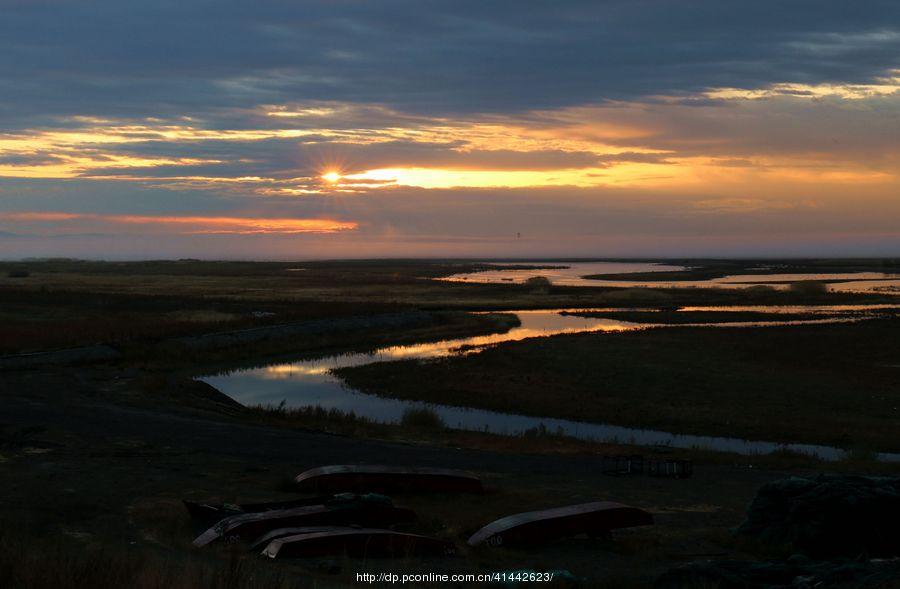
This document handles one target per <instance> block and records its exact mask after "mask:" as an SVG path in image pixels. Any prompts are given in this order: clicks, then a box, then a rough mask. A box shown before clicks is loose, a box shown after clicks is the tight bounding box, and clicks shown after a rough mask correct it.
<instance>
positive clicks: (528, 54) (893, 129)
mask: <svg viewBox="0 0 900 589" xmlns="http://www.w3.org/2000/svg"><path fill="white" fill-rule="evenodd" d="M898 175H900V3H898V2H896V1H894V0H891V1H882V0H867V1H866V2H850V1H846V0H841V1H838V0H816V1H814V2H813V1H806V0H784V1H775V0H768V1H762V2H747V1H746V0H740V1H734V0H680V1H677V2H676V1H674V0H601V1H598V0H593V1H581V0H567V1H565V2H553V1H549V0H543V1H537V0H514V1H501V0H493V1H492V0H448V1H443V0H442V1H437V0H404V1H400V0H378V1H371V0H256V1H254V2H246V1H244V2H237V1H233V0H177V1H175V0H154V1H153V2H147V1H146V0H142V1H140V2H138V1H134V0H79V1H73V0H0V258H4V259H15V258H23V257H46V256H65V257H83V258H101V259H142V258H185V257H193V258H205V259H207V258H208V259H314V258H368V257H428V256H444V257H524V258H527V257H553V256H582V257H670V256H671V257H683V256H706V257H712V256H722V257H735V256H786V257H789V256H863V255H866V256H897V255H900V179H898Z"/></svg>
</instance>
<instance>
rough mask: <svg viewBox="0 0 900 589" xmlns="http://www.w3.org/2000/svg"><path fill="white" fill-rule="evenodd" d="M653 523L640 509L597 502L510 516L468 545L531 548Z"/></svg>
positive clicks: (497, 522) (477, 536)
mask: <svg viewBox="0 0 900 589" xmlns="http://www.w3.org/2000/svg"><path fill="white" fill-rule="evenodd" d="M652 523H653V516H652V515H650V514H649V513H647V512H646V511H644V510H643V509H638V508H636V507H630V506H628V505H622V504H621V503H613V502H612V501H597V502H594V503H582V504H580V505H569V506H567V507H556V508H553V509H545V510H543V511H529V512H526V513H517V514H515V515H510V516H508V517H504V518H502V519H498V520H497V521H495V522H492V523H490V524H488V525H486V526H484V527H483V528H481V529H480V530H478V531H477V532H475V533H474V534H473V535H472V537H471V538H469V541H468V543H469V545H470V546H478V545H481V544H487V545H489V546H523V545H529V544H531V545H534V544H543V543H546V542H549V541H552V540H557V539H559V538H565V537H569V536H577V535H579V534H587V535H589V536H603V535H606V534H608V533H609V532H610V531H611V530H614V529H618V528H631V527H635V526H646V525H650V524H652Z"/></svg>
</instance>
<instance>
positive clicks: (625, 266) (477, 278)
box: [443, 262, 900, 294]
mask: <svg viewBox="0 0 900 589" xmlns="http://www.w3.org/2000/svg"><path fill="white" fill-rule="evenodd" d="M498 264H499V262H498ZM547 264H548V265H552V264H553V263H552V262H548V263H547ZM504 265H511V264H505V263H504ZM521 265H526V263H524V262H523V263H521ZM529 265H533V266H534V265H539V264H538V263H537V262H532V263H529ZM560 265H565V266H567V267H566V268H552V269H549V268H548V269H539V270H488V271H485V272H471V273H466V274H454V275H452V276H448V277H446V278H444V279H443V280H449V281H453V282H487V283H504V282H508V283H520V282H524V281H525V280H527V279H528V278H531V277H533V276H544V277H547V278H549V279H550V280H551V281H552V282H553V283H554V284H557V285H561V286H613V287H623V288H636V287H648V288H749V287H752V286H768V287H770V288H774V289H777V290H784V289H787V288H789V287H790V283H792V282H799V281H802V280H822V281H826V282H829V289H830V290H832V291H835V292H881V293H888V294H890V293H893V292H896V293H898V294H900V274H896V273H894V274H887V273H884V272H845V273H836V274H765V275H759V274H735V275H731V276H723V277H721V278H711V279H709V280H671V281H668V280H660V281H649V280H590V279H586V278H584V276H590V275H594V274H624V273H632V272H670V271H674V270H684V267H682V266H671V265H665V264H648V263H620V262H573V263H566V264H560Z"/></svg>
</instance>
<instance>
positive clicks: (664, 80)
mask: <svg viewBox="0 0 900 589" xmlns="http://www.w3.org/2000/svg"><path fill="white" fill-rule="evenodd" d="M0 13H2V14H0V128H16V127H19V128H21V127H28V126H34V125H39V124H42V123H43V124H47V123H49V122H50V121H52V120H53V118H54V117H62V116H66V115H97V116H104V117H110V116H121V117H175V116H182V115H193V116H202V117H206V118H214V117H213V116H212V115H213V114H216V113H218V114H220V115H221V114H224V111H225V110H227V109H234V108H247V107H252V106H255V105H258V104H279V103H287V102H303V101H314V100H333V101H347V102H358V103H379V104H385V105H389V106H391V107H392V108H396V109H397V110H400V111H403V112H420V113H423V114H429V115H434V114H440V113H462V112H509V111H517V110H519V111H521V110H529V109H537V108H554V107H561V106H570V105H577V104H585V103H596V102H601V101H604V100H607V99H633V98H636V97H641V96H648V95H658V94H676V95H677V94H680V93H690V92H694V91H697V90H700V89H704V88H708V87H738V88H757V87H761V86H765V85H767V84H770V83H778V82H798V83H821V82H850V83H865V82H870V81H872V80H873V79H875V78H877V77H879V76H882V75H884V74H885V73H886V72H887V71H889V70H890V69H892V68H896V67H898V66H900V57H898V56H900V3H897V2H895V1H892V0H890V1H885V0H869V1H867V2H865V3H853V2H845V1H843V0H816V1H808V0H795V1H791V2H777V3H776V2H747V1H746V0H703V1H700V0H683V1H680V2H670V1H668V0H608V1H603V2H598V1H588V0H585V1H576V0H572V1H568V2H546V1H542V0H515V1H493V2H489V1H484V0H445V1H434V0H406V1H399V0H379V1H378V2H371V1H367V0H318V1H296V2H290V1H286V0H263V1H258V2H238V1H233V0H154V1H153V2H147V1H145V0H141V1H135V0H84V1H80V2H71V1H68V0H58V1H54V0H28V1H24V0H15V1H11V0H0Z"/></svg>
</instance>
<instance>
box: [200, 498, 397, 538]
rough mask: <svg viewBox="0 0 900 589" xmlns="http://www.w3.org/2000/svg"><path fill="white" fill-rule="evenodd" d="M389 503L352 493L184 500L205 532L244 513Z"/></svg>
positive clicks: (382, 499)
mask: <svg viewBox="0 0 900 589" xmlns="http://www.w3.org/2000/svg"><path fill="white" fill-rule="evenodd" d="M378 500H381V501H388V502H389V501H390V499H389V498H388V497H384V496H380V495H375V494H368V495H356V494H354V493H339V494H337V495H319V496H317V497H308V498H305V499H291V500H288V501H268V502H264V503H239V504H235V503H200V502H197V501H188V500H184V501H182V503H184V507H185V509H187V512H188V514H189V515H190V516H191V519H192V520H193V521H194V524H195V526H197V527H198V528H200V529H201V530H206V529H208V528H210V527H212V526H213V525H215V524H216V523H218V522H220V521H222V520H223V519H225V518H226V517H231V516H233V515H241V514H244V513H259V512H262V511H275V510H280V509H293V508H295V507H306V506H309V505H338V504H346V503H349V502H352V501H378Z"/></svg>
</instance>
